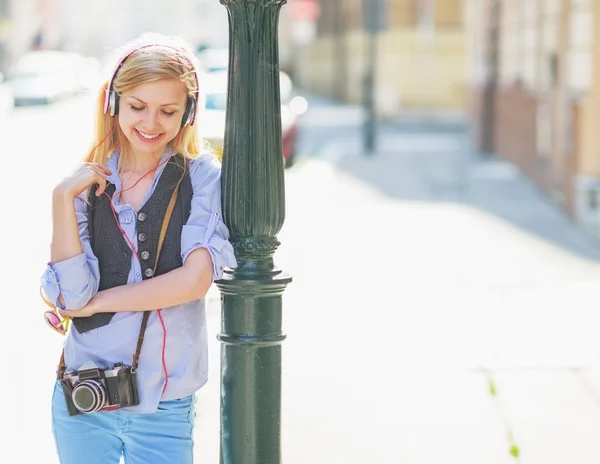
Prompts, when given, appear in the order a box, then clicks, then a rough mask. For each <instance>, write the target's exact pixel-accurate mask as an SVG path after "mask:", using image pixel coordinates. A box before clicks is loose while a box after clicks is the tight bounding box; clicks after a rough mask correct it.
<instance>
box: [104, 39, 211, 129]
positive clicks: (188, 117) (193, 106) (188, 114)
mask: <svg viewBox="0 0 600 464" xmlns="http://www.w3.org/2000/svg"><path fill="white" fill-rule="evenodd" d="M149 47H163V48H170V49H172V50H174V51H175V52H176V53H177V54H178V55H179V56H181V57H183V59H184V60H185V61H186V62H187V64H188V65H189V66H190V68H191V69H192V71H193V73H194V77H195V79H196V95H195V98H193V97H190V96H189V95H188V97H187V101H186V103H185V112H184V113H183V118H181V127H185V126H187V125H188V124H189V125H193V124H194V121H195V120H196V113H197V111H198V104H197V102H198V96H199V92H200V82H199V79H198V70H197V69H196V67H195V66H194V64H193V63H192V61H191V60H190V59H189V58H188V57H187V56H185V52H184V50H183V49H181V48H177V47H173V46H171V45H166V44H160V43H153V44H147V45H142V46H133V47H130V48H129V49H126V50H125V52H123V54H122V55H121V57H120V58H119V59H118V61H117V63H116V64H115V67H114V68H113V70H112V72H111V74H110V78H109V80H108V85H107V86H106V93H105V95H104V114H106V113H107V112H108V113H109V114H110V115H111V116H115V115H117V114H119V99H120V97H119V94H118V93H117V92H115V90H114V89H113V83H114V80H115V76H116V75H117V72H118V71H119V69H120V68H121V66H122V65H123V62H124V61H125V60H126V59H127V58H129V57H130V56H131V55H133V54H134V53H135V52H137V51H138V50H141V49H143V48H149Z"/></svg>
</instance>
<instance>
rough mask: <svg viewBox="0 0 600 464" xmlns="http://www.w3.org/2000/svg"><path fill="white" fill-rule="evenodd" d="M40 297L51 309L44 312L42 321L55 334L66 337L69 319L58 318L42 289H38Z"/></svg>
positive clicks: (54, 308)
mask: <svg viewBox="0 0 600 464" xmlns="http://www.w3.org/2000/svg"><path fill="white" fill-rule="evenodd" d="M40 296H41V297H42V300H44V303H46V305H48V306H49V307H50V308H52V309H49V310H46V311H45V312H44V320H45V321H46V324H48V325H49V326H50V328H51V329H52V330H54V331H55V332H58V333H59V334H61V335H66V334H67V332H68V330H69V325H70V322H71V318H70V317H65V318H62V317H60V316H59V314H58V312H57V310H56V307H55V306H54V305H53V304H52V303H50V301H48V298H47V297H46V295H45V294H44V291H43V290H42V287H40Z"/></svg>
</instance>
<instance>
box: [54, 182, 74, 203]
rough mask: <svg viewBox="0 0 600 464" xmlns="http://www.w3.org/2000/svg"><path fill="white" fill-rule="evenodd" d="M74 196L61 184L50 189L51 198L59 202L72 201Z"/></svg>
mask: <svg viewBox="0 0 600 464" xmlns="http://www.w3.org/2000/svg"><path fill="white" fill-rule="evenodd" d="M76 196H77V195H75V194H73V193H72V192H70V191H69V189H68V188H67V187H66V186H65V185H63V184H58V185H57V186H56V187H54V190H53V191H52V200H53V201H55V202H59V203H68V202H73V201H74V200H75V197H76Z"/></svg>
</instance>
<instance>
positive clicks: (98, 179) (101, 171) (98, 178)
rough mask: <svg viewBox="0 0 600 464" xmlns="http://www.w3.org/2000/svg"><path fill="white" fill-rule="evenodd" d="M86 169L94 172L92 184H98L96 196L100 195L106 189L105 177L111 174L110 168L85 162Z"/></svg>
mask: <svg viewBox="0 0 600 464" xmlns="http://www.w3.org/2000/svg"><path fill="white" fill-rule="evenodd" d="M87 167H88V169H89V170H90V171H91V172H92V173H93V174H94V177H93V179H92V184H98V189H97V190H96V196H97V197H98V196H100V195H102V194H103V193H104V191H105V190H106V177H107V176H108V175H110V174H112V172H111V170H110V169H108V168H106V167H104V166H102V165H100V164H97V163H87Z"/></svg>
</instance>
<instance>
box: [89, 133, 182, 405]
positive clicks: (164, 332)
mask: <svg viewBox="0 0 600 464" xmlns="http://www.w3.org/2000/svg"><path fill="white" fill-rule="evenodd" d="M113 125H114V122H113V123H112V125H111V128H110V130H109V131H108V134H106V136H105V137H104V138H103V139H102V141H101V142H100V143H99V144H98V145H96V146H95V147H94V148H93V149H92V150H91V151H90V155H91V154H92V153H93V152H94V150H96V148H98V147H99V146H100V145H102V143H103V142H104V141H105V140H106V138H107V137H108V135H109V134H110V133H111V132H112V127H113ZM180 136H181V131H179V133H178V134H177V140H176V142H175V144H174V145H173V146H174V147H176V146H177V144H178V143H179V137H180ZM170 158H171V155H169V156H168V157H167V158H166V159H165V160H164V161H163V162H162V163H159V164H158V165H156V167H154V168H153V169H150V170H149V171H148V172H147V173H146V174H144V175H143V176H142V177H140V178H139V179H138V180H137V181H136V182H135V183H134V184H133V185H132V186H131V187H129V188H126V189H124V190H121V192H120V194H122V193H123V192H126V191H127V190H131V189H132V188H133V187H135V186H136V185H137V184H138V183H139V182H140V181H141V180H142V179H143V178H144V177H146V176H147V175H148V174H150V173H151V172H154V171H156V170H157V169H158V168H159V167H160V166H162V165H163V164H165V163H166V162H167V161H169V159H170ZM103 194H104V195H106V197H107V198H108V204H109V205H110V209H111V210H112V212H113V216H114V218H115V222H116V224H117V227H118V228H119V231H120V232H121V235H123V237H125V240H126V241H127V243H128V245H129V248H131V251H132V252H133V254H134V255H135V258H136V259H137V260H138V263H140V265H141V261H140V258H139V256H138V254H137V252H136V251H135V247H134V246H133V243H131V240H129V237H128V236H127V234H126V233H125V231H124V230H123V228H122V227H121V224H120V223H119V218H118V217H117V212H116V211H115V207H114V205H113V202H112V198H111V197H110V196H109V195H108V193H106V192H103ZM156 311H157V313H158V318H159V320H160V324H161V326H162V329H163V343H162V350H161V362H162V368H163V372H164V373H165V385H164V387H163V389H162V392H161V396H162V395H164V393H165V390H166V389H167V385H169V375H168V372H167V364H166V362H165V351H166V346H167V327H166V326H165V321H164V320H163V317H162V313H161V310H160V309H157V310H156Z"/></svg>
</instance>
